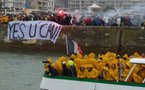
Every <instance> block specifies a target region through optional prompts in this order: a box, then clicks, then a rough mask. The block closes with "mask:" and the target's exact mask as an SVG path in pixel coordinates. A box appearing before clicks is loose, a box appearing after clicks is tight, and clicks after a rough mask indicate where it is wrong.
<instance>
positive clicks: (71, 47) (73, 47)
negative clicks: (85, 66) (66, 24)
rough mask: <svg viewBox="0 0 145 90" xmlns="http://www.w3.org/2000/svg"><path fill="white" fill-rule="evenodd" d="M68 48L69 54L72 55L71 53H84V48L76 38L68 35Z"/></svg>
mask: <svg viewBox="0 0 145 90" xmlns="http://www.w3.org/2000/svg"><path fill="white" fill-rule="evenodd" d="M66 39H67V40H66V48H67V54H68V55H71V54H78V53H80V54H83V51H82V49H81V48H80V46H79V45H78V43H77V42H76V41H74V40H72V39H71V37H67V36H66Z"/></svg>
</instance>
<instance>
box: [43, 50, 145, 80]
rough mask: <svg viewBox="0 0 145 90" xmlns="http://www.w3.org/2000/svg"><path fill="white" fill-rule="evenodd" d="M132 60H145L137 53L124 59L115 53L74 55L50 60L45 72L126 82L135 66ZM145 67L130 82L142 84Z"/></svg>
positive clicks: (125, 56)
mask: <svg viewBox="0 0 145 90" xmlns="http://www.w3.org/2000/svg"><path fill="white" fill-rule="evenodd" d="M131 58H145V55H144V54H142V55H140V54H139V53H137V52H135V53H134V54H133V55H128V54H124V55H123V56H122V57H120V56H119V55H116V53H113V52H107V53H105V54H100V55H98V56H96V55H95V54H94V53H90V54H89V55H84V56H83V55H81V54H72V55H71V56H70V57H65V56H62V57H59V58H58V59H57V60H56V61H54V62H53V60H52V59H51V58H48V60H47V61H43V63H44V71H45V74H46V75H48V76H70V77H77V78H91V79H97V80H98V79H103V80H112V81H124V80H125V78H126V77H127V75H128V74H129V72H130V70H131V68H132V67H133V64H131V63H130V62H129V60H130V59H131ZM144 72H145V65H140V64H138V65H137V66H136V67H135V69H134V71H133V73H132V74H131V76H130V77H129V79H128V82H137V83H141V82H142V81H143V79H144V78H145V73H144Z"/></svg>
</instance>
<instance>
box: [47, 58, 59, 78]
mask: <svg viewBox="0 0 145 90" xmlns="http://www.w3.org/2000/svg"><path fill="white" fill-rule="evenodd" d="M45 73H46V74H47V75H49V76H57V75H58V72H57V70H56V69H55V68H54V67H53V66H52V59H51V58H48V62H47V63H45Z"/></svg>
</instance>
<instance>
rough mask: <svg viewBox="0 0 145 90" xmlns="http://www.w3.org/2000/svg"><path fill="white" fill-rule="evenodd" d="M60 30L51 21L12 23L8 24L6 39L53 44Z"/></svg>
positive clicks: (58, 26)
mask: <svg viewBox="0 0 145 90" xmlns="http://www.w3.org/2000/svg"><path fill="white" fill-rule="evenodd" d="M61 28H62V26H61V25H59V24H57V23H55V22H51V21H13V22H9V24H8V39H10V40H11V39H14V40H22V39H40V40H51V41H52V42H53V43H55V42H56V40H57V38H58V35H59V33H60V31H61Z"/></svg>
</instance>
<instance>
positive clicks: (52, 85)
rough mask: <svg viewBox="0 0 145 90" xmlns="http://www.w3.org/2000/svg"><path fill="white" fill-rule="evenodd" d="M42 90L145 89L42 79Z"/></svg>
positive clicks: (144, 89) (141, 88) (144, 88)
mask: <svg viewBox="0 0 145 90" xmlns="http://www.w3.org/2000/svg"><path fill="white" fill-rule="evenodd" d="M40 88H41V89H40V90H47V89H48V90H145V87H136V86H125V85H115V84H106V83H97V82H95V83H94V82H83V81H75V80H63V79H51V78H45V77H43V78H42V82H41V85H40Z"/></svg>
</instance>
